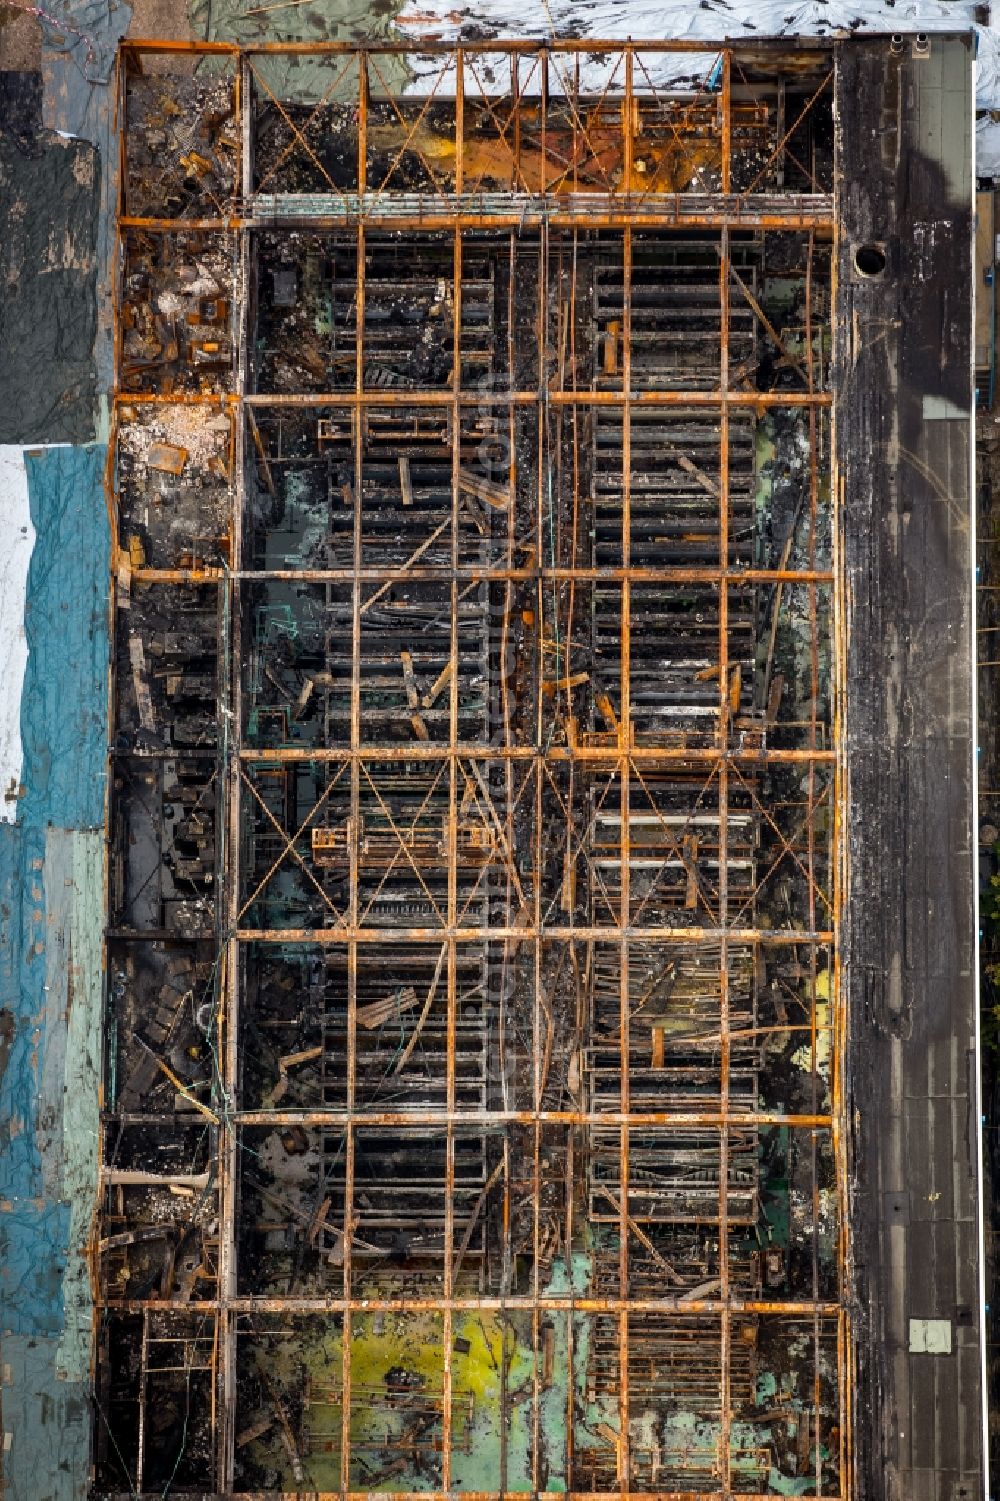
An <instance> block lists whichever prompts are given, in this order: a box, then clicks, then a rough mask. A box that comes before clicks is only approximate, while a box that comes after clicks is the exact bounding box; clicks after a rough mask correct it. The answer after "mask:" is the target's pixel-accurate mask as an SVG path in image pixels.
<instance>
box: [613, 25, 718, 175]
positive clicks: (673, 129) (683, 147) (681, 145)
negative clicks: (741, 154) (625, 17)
mask: <svg viewBox="0 0 1000 1501" xmlns="http://www.w3.org/2000/svg"><path fill="white" fill-rule="evenodd" d="M722 56H723V58H726V57H728V56H729V53H728V52H723V54H722ZM718 61H719V59H718V57H713V59H712V64H711V67H710V68H709V70H708V72H707V73H706V74H705V75H704V77H703V78H702V80H701V82H700V83H699V85H698V88H697V90H696V92H695V94H694V97H693V98H692V100H691V101H690V102H691V103H692V104H696V103H697V101H698V100H699V99H700V98H701V96H702V94H703V93H704V92H705V88H706V87H707V84H708V80H709V79H710V78H711V76H712V74H713V73H714V71H715V68H716V66H717V64H718ZM639 66H640V68H642V71H643V74H644V75H645V78H646V82H647V83H648V84H649V85H650V88H652V87H653V85H652V81H651V79H650V77H649V74H648V73H647V72H646V69H645V68H644V67H643V66H642V59H641V58H640V60H639ZM653 95H654V98H655V99H656V100H657V102H658V103H659V102H660V96H659V94H658V93H657V91H656V89H653ZM667 124H668V125H669V127H670V133H671V135H672V136H673V138H674V140H675V142H676V143H677V148H678V150H679V151H680V153H681V155H682V156H687V155H688V153H689V151H690V147H689V146H688V145H687V144H685V142H684V140H683V139H682V138H681V134H680V131H679V130H678V129H677V126H676V125H675V124H674V122H673V120H671V119H670V118H669V117H668V119H667ZM662 170H663V169H662V166H661V167H657V169H656V171H655V172H654V173H653V176H652V179H651V181H650V183H649V185H648V187H646V188H645V189H644V191H643V192H642V193H640V195H639V197H638V199H637V200H636V203H637V204H643V203H647V202H648V201H649V200H650V199H651V198H654V199H655V198H656V197H657V196H658V195H657V192H656V183H657V181H658V179H659V176H660V172H661V171H662ZM672 196H675V197H676V196H678V195H676V194H675V195H672Z"/></svg>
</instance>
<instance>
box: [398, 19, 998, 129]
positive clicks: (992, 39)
mask: <svg viewBox="0 0 1000 1501" xmlns="http://www.w3.org/2000/svg"><path fill="white" fill-rule="evenodd" d="M976 9H977V7H976V6H975V5H973V4H968V3H966V0H951V3H949V0H867V3H865V4H864V5H858V4H849V3H846V0H700V3H699V0H410V3H409V4H408V5H406V7H405V8H404V9H403V11H402V12H401V13H400V14H399V15H398V16H397V17H396V25H397V27H398V28H399V30H400V31H401V32H402V34H403V35H404V36H406V37H412V38H413V41H414V42H415V43H416V44H418V45H419V42H420V39H421V38H422V37H423V38H424V39H427V40H430V39H431V38H433V39H435V40H440V41H453V40H456V39H457V38H458V37H459V36H460V35H465V36H467V37H469V39H470V40H471V39H472V38H473V37H483V36H489V37H505V36H521V37H535V36H537V37H543V36H553V35H555V36H559V37H580V38H585V37H588V36H591V37H606V38H619V37H620V38H622V39H624V38H626V37H631V38H632V39H633V40H634V41H639V40H641V39H642V38H644V37H647V38H649V39H651V40H652V39H657V40H659V39H665V40H666V39H669V40H676V41H697V40H698V39H699V38H704V39H705V40H706V41H721V40H723V39H725V38H730V39H732V40H734V41H735V40H738V39H739V38H740V37H746V38H747V39H751V38H753V37H767V36H818V37H823V36H830V35H832V34H833V33H835V32H838V31H882V32H893V31H899V32H916V31H962V30H965V29H967V28H968V27H970V26H972V25H974V24H975V21H974V14H975V11H976ZM410 62H411V63H413V64H414V65H415V67H416V70H417V79H416V81H415V82H414V83H413V84H412V85H411V87H412V88H413V90H414V91H415V92H425V91H426V82H427V80H428V79H431V78H434V77H435V76H436V75H437V74H438V72H439V71H440V63H439V62H437V61H436V60H435V59H434V58H433V57H432V56H424V57H423V58H421V57H420V56H419V54H418V55H417V56H415V57H413V58H410ZM700 63H701V59H700V57H699V58H697V59H692V58H691V57H690V56H688V57H687V58H686V59H685V58H684V57H682V56H676V57H674V58H672V59H671V58H669V57H661V58H659V59H658V60H657V62H656V70H657V71H656V76H655V78H654V79H653V81H654V82H657V83H659V82H668V81H670V80H671V79H675V78H700V77H701V76H702V75H703V72H704V69H703V68H702V67H701V66H700ZM588 69H589V70H590V71H589V73H588ZM603 69H604V64H603V63H602V61H601V60H599V59H591V58H588V57H587V55H586V54H584V56H583V58H582V59H581V83H582V85H583V86H584V87H585V88H590V87H593V86H596V87H597V88H600V87H601V86H602V84H603V82H604V78H603ZM449 84H450V80H447V79H444V80H442V83H441V85H440V88H441V90H442V92H444V93H447V92H448V89H449ZM467 88H468V85H467ZM977 104H978V107H979V109H981V110H986V109H998V110H1000V28H994V27H979V28H978V56H977Z"/></svg>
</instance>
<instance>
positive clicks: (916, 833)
mask: <svg viewBox="0 0 1000 1501" xmlns="http://www.w3.org/2000/svg"><path fill="white" fill-rule="evenodd" d="M306 63H308V65H309V70H308V82H304V81H302V78H304V76H305V65H306ZM971 68H972V43H971V39H970V38H969V37H967V36H937V35H936V36H934V37H933V39H931V40H930V41H928V39H926V38H916V37H910V36H907V37H888V36H886V37H867V38H864V39H861V38H850V39H845V40H838V41H836V42H831V43H825V42H817V41H815V40H810V41H808V42H806V41H802V42H795V41H791V42H790V41H788V40H787V39H786V40H783V41H782V42H780V43H772V44H766V43H755V44H751V45H747V44H745V43H740V44H739V45H736V44H727V43H720V44H719V45H718V46H709V45H708V44H704V43H697V44H695V43H689V44H683V43H671V42H664V43H662V44H657V43H648V42H642V43H638V42H637V43H634V44H632V43H622V42H621V41H619V42H614V43H611V42H609V43H606V44H604V43H600V44H598V43H594V42H592V41H589V40H588V41H587V42H586V43H583V42H580V43H576V42H572V41H553V42H551V43H547V44H544V43H539V42H520V41H513V42H503V43H492V42H490V43H478V44H477V43H471V44H469V45H467V46H464V47H457V48H456V47H451V46H446V45H444V44H428V45H427V48H426V51H425V52H423V53H421V55H420V57H419V58H417V59H414V58H413V57H410V56H407V52H406V49H405V48H402V47H400V48H396V49H393V48H392V47H384V48H382V49H378V48H361V47H357V46H355V45H353V44H347V43H344V44H330V45H327V46H326V47H325V48H310V47H308V46H307V45H305V44H302V45H299V44H294V45H292V44H290V45H288V46H285V47H278V46H273V45H272V46H267V45H264V46H261V48H260V49H259V50H252V49H239V48H237V47H231V46H223V45H214V46H212V45H208V44H206V45H203V46H200V45H199V46H193V45H192V46H189V45H183V46H175V47H173V48H171V47H170V46H168V45H167V44H157V43H153V42H150V43H141V42H140V43H134V42H133V43H129V44H126V45H125V46H124V47H123V49H122V51H121V53H120V66H119V105H118V109H119V126H120V137H121V150H122V160H121V190H120V203H119V214H118V237H119V238H118V245H119V256H118V278H119V280H118V286H117V302H116V359H117V383H116V395H115V400H114V421H113V433H112V447H111V455H112V457H111V461H110V464H109V473H108V486H109V498H110V503H111V507H112V511H113V515H114V518H115V567H114V578H113V585H112V590H113V618H114V630H113V666H112V681H111V716H112V735H111V763H110V764H111V774H110V787H111V791H110V798H109V815H108V816H109V824H108V840H109V846H108V887H107V905H108V915H107V937H106V1013H105V1028H104V1037H105V1060H104V1080H105V1082H104V1113H103V1117H102V1140H101V1150H102V1164H103V1165H102V1169H101V1180H100V1192H99V1203H98V1212H97V1219H96V1225H95V1231H94V1238H93V1247H94V1258H93V1261H94V1264H93V1273H94V1284H95V1298H96V1315H95V1328H96V1341H95V1367H94V1391H95V1421H94V1434H93V1451H94V1486H95V1494H96V1495H99V1496H102V1497H107V1498H116V1501H117V1498H125V1497H154V1496H156V1497H163V1496H167V1495H172V1496H182V1495H197V1496H203V1497H220V1498H221V1497H246V1498H249V1497H264V1496H280V1495H289V1494H291V1495H309V1496H317V1495H318V1496H354V1495H357V1496H362V1495H365V1496H367V1495H370V1494H372V1493H378V1494H383V1495H393V1496H396V1497H399V1498H403V1497H410V1496H415V1495H417V1494H420V1495H423V1496H428V1497H442V1498H443V1497H446V1496H447V1497H453V1496H460V1495H466V1496H476V1497H486V1496H498V1495H503V1494H507V1493H511V1494H530V1495H534V1496H548V1495H551V1496H555V1495H556V1494H567V1493H569V1494H572V1495H577V1496H588V1497H591V1498H598V1497H604V1496H607V1497H611V1496H616V1497H619V1496H644V1497H653V1496H656V1497H658V1498H661V1501H668V1498H671V1497H673V1498H677V1501H680V1498H687V1497H695V1496H701V1495H723V1496H742V1497H753V1496H759V1497H763V1496H771V1495H775V1494H784V1495H813V1496H825V1497H840V1498H845V1501H846V1498H848V1497H858V1498H861V1497H872V1498H874V1497H883V1496H886V1497H895V1496H899V1497H903V1496H905V1497H912V1498H915V1501H916V1498H924V1497H927V1498H930V1497H935V1498H938V1497H941V1498H943V1497H949V1498H951V1497H956V1498H957V1497H965V1496H968V1497H973V1496H979V1495H981V1494H982V1488H983V1467H984V1459H983V1452H982V1416H981V1412H982V1384H981V1376H980V1371H981V1358H982V1343H981V1337H980V1305H981V1294H980V1287H979V1277H980V1266H979V1260H980V1258H979V1228H978V1227H979V1219H978V1215H979V1208H978V1205H979V1198H978V1127H977V1122H978V1114H977V1101H976V1082H975V1078H976V1076H975V1058H976V1041H975V1039H976V1001H975V983H974V958H973V955H974V944H975V921H974V916H973V911H974V896H973V874H974V870H973V856H972V843H971V807H972V792H971V787H972V781H971V778H972V765H973V751H972V748H973V743H974V734H973V694H972V683H971V651H972V645H971V627H970V619H971V602H970V595H971V569H970V547H971V530H972V527H971V516H972V497H971V492H970V465H971V441H972V426H971V423H972V400H973V398H972V349H971V308H972V280H971V256H972V212H971V206H972V194H973V190H974V181H973V177H972V161H971V122H972V96H971V78H972V73H971ZM317 80H319V81H318V82H317ZM970 1060H971V1065H970ZM928 1414H936V1416H935V1417H934V1418H933V1420H932V1419H931V1418H930V1417H929V1416H928Z"/></svg>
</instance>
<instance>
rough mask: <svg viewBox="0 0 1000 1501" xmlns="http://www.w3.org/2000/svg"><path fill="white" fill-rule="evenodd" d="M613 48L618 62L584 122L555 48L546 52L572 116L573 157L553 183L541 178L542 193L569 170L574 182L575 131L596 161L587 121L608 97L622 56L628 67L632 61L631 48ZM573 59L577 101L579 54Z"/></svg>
mask: <svg viewBox="0 0 1000 1501" xmlns="http://www.w3.org/2000/svg"><path fill="white" fill-rule="evenodd" d="M615 50H616V51H617V52H618V53H619V58H618V62H616V63H615V66H614V68H613V69H612V72H611V74H610V76H609V77H608V80H607V82H606V83H605V85H604V88H603V89H602V90H601V93H600V96H599V98H598V99H597V102H596V104H593V105H592V106H591V108H590V111H589V113H588V115H587V120H586V122H585V121H584V120H583V119H582V118H581V116H580V111H579V110H578V109H577V107H576V104H575V103H573V102H572V101H573V99H574V93H573V90H571V89H570V88H569V87H568V79H567V78H566V75H565V74H564V73H563V72H561V70H560V68H559V66H558V64H557V63H556V61H555V59H556V57H557V56H558V53H557V52H556V51H555V49H550V51H549V54H548V56H549V62H550V64H551V66H552V68H553V69H554V71H555V75H556V77H557V78H558V79H559V81H560V83H561V84H562V86H563V95H562V97H563V98H564V99H565V100H566V102H567V104H568V105H569V111H570V115H571V117H572V122H573V158H572V160H571V162H570V164H569V166H568V167H567V168H566V169H565V171H564V172H562V173H561V174H560V176H559V177H557V178H555V179H554V181H553V183H552V185H551V186H550V185H549V183H548V181H547V180H546V179H545V178H543V179H542V192H543V193H551V192H555V191H556V189H557V188H558V187H559V185H560V183H563V182H565V181H566V178H567V177H568V176H569V175H570V172H572V173H573V181H574V185H575V184H576V181H577V177H578V172H579V164H578V162H577V133H578V132H579V134H580V135H582V137H583V139H584V141H585V142H586V145H587V148H588V150H589V151H590V159H591V160H592V161H595V162H596V161H597V151H596V150H595V148H594V143H593V142H592V141H591V139H590V134H589V131H588V128H587V126H588V124H589V122H590V121H591V120H592V119H593V117H594V115H596V114H597V112H598V111H599V110H600V109H601V108H602V106H603V105H604V102H605V100H606V99H607V97H608V93H609V92H610V89H611V84H612V82H613V81H614V78H615V74H616V73H617V72H618V69H619V67H620V66H621V63H622V59H623V57H624V58H627V59H628V65H629V67H630V66H631V62H632V53H631V50H629V49H626V48H622V47H621V45H620V44H619V46H618V47H617V48H616V49H615ZM575 61H576V62H577V68H576V83H577V90H576V95H575V97H576V101H577V102H579V54H577V55H576V58H575ZM627 87H628V86H627V85H626V90H627ZM599 171H600V173H601V176H602V177H603V178H604V181H605V182H606V183H607V185H608V192H609V193H613V192H614V188H613V187H612V186H611V182H610V180H609V178H608V174H607V173H606V172H605V171H604V168H603V167H600V168H599ZM625 181H626V183H627V182H628V172H627V170H626V177H625Z"/></svg>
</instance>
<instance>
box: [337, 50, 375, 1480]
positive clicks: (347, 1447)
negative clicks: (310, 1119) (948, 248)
mask: <svg viewBox="0 0 1000 1501" xmlns="http://www.w3.org/2000/svg"><path fill="white" fill-rule="evenodd" d="M359 75H360V76H361V86H360V89H359V105H358V109H359V115H358V156H359V163H358V165H359V171H361V170H364V171H365V172H367V140H368V59H367V57H365V58H364V59H363V61H362V63H361V64H360V66H359ZM362 153H364V166H363V168H362V160H361V158H362ZM366 291H367V287H366V281H365V230H364V228H363V227H362V226H361V225H359V226H358V230H357V242H356V255H355V288H354V308H355V313H354V341H355V342H354V389H355V392H356V393H358V392H360V391H361V389H362V387H363V386H364V378H365V311H366V309H365V297H366ZM365 421H366V418H365V413H364V411H363V410H362V409H361V408H360V407H359V408H358V410H357V411H355V412H354V414H353V418H352V425H353V430H354V535H353V548H354V557H353V563H354V570H355V575H357V570H358V569H359V568H360V566H361V560H362V557H363V556H364V499H363V498H364V446H365V437H366V434H365V433H364V431H363V424H364V423H365ZM361 605H362V600H361V581H360V579H358V578H357V577H356V576H355V579H354V584H353V587H352V590H351V750H352V752H353V754H352V757H351V815H350V827H349V829H348V835H347V848H348V862H349V869H348V898H347V901H348V910H347V916H348V922H349V924H350V925H351V927H352V928H354V929H355V930H356V929H357V928H358V927H359V925H360V921H361V919H360V914H359V911H358V862H359V854H360V850H359V828H360V822H361V769H362V762H361ZM357 1031H358V939H357V933H356V931H355V932H354V933H353V934H352V936H351V938H350V941H349V943H348V947H347V1080H346V1104H347V1112H346V1116H347V1118H346V1122H345V1126H344V1137H345V1140H344V1267H343V1288H344V1297H345V1299H349V1298H350V1296H351V1291H352V1286H351V1284H352V1278H353V1268H354V1171H355V1134H354V1115H355V1110H356V1104H357V1099H356V1094H357V1069H358V1064H357ZM353 1343H354V1340H353V1333H352V1326H351V1309H350V1308H349V1307H348V1308H345V1310H344V1315H343V1326H342V1330H341V1340H340V1348H341V1391H342V1408H341V1430H340V1484H341V1488H342V1489H343V1490H345V1491H346V1490H347V1489H348V1488H349V1487H350V1483H351V1382H352V1378H353V1371H352V1366H351V1360H352V1355H353Z"/></svg>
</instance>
